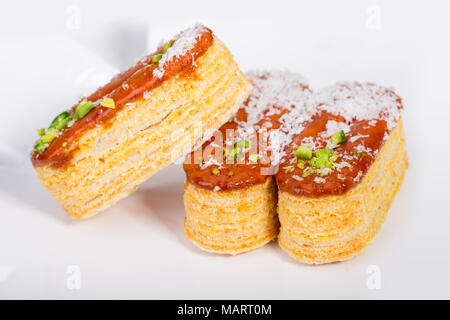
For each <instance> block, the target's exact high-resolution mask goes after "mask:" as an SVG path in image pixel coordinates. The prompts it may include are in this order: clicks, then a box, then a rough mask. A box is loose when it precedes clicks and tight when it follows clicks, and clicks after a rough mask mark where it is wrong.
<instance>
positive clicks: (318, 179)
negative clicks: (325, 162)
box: [314, 177, 325, 183]
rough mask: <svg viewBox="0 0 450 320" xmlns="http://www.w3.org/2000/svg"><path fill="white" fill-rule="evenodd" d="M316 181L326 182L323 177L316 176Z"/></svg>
mask: <svg viewBox="0 0 450 320" xmlns="http://www.w3.org/2000/svg"><path fill="white" fill-rule="evenodd" d="M314 182H315V183H325V179H324V178H321V177H315V178H314Z"/></svg>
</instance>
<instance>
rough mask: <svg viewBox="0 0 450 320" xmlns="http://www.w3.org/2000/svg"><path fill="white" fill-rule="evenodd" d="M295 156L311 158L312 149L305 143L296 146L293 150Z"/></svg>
mask: <svg viewBox="0 0 450 320" xmlns="http://www.w3.org/2000/svg"><path fill="white" fill-rule="evenodd" d="M295 156H296V157H297V158H303V159H311V157H312V150H311V149H310V148H309V147H307V146H305V145H301V146H300V147H298V149H297V151H295Z"/></svg>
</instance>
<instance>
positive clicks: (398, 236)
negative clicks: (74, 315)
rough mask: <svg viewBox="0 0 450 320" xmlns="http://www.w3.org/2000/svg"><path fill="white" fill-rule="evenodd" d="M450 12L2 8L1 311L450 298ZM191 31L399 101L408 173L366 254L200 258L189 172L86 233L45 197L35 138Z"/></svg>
mask: <svg viewBox="0 0 450 320" xmlns="http://www.w3.org/2000/svg"><path fill="white" fill-rule="evenodd" d="M449 12H450V5H449V2H448V1H439V2H438V1H414V2H413V1H377V0H372V1H331V0H330V1H304V2H299V1H280V0H278V1H273V0H272V1H267V2H264V1H243V0H240V1H229V0H227V1H221V2H219V1H202V2H199V1H173V0H172V1H170V2H169V1H142V2H138V1H130V0H129V1H120V2H117V4H112V1H103V2H95V3H92V1H70V2H68V1H54V2H48V1H47V2H44V1H42V2H37V1H29V2H20V1H15V2H12V1H11V2H9V3H3V4H2V8H1V10H0V37H1V38H0V115H1V116H0V298H70V299H79V298H184V299H187V298H192V299H195V298H271V299H277V298H289V299H291V298H294V299H298V298H363V299H366V298H376V299H380V298H447V299H448V298H450V294H449V287H450V276H449V274H450V273H449V270H450V232H449V225H450V210H449V205H448V198H449V195H450V193H449V182H450V181H449V180H450V179H449V176H450V174H449V173H450V165H449V159H450V152H449V141H450V125H449V120H448V119H449V116H450V105H449V102H450V97H449V95H448V92H449V89H448V88H449V72H450V63H449V57H450V42H449V40H448V38H449V31H450V22H449V21H450V19H449V16H448V15H449ZM195 21H200V22H203V23H204V24H206V25H207V26H209V27H211V28H212V29H213V30H214V31H215V33H216V34H217V35H218V36H219V37H220V38H221V39H222V40H223V41H224V42H225V43H226V44H227V45H228V47H229V48H230V50H231V52H232V53H233V54H234V55H235V58H236V60H237V61H238V63H239V65H240V66H241V68H242V69H243V70H249V69H267V68H281V69H285V68H289V69H291V70H293V71H297V72H300V73H302V74H304V75H305V76H306V77H308V78H309V79H310V84H311V86H312V87H313V88H315V89H317V88H320V87H321V86H323V85H326V84H331V83H333V82H334V81H337V80H359V81H365V80H369V81H374V82H378V83H380V84H383V85H386V86H392V87H394V88H395V89H396V90H397V92H398V93H399V94H400V95H401V96H402V97H403V99H404V105H405V112H404V123H405V130H406V137H407V148H408V155H409V160H410V167H409V170H408V171H407V174H406V177H405V180H404V183H403V185H402V187H401V189H400V191H399V193H398V195H397V197H396V199H395V201H394V203H393V204H392V207H391V209H390V211H389V214H388V216H387V219H386V221H385V222H384V224H383V226H382V228H381V231H380V232H379V234H378V235H377V236H376V237H375V239H374V240H373V241H372V243H371V244H370V245H369V247H368V248H366V250H365V251H364V252H363V253H362V254H361V255H359V256H358V257H356V258H354V259H352V260H350V261H347V262H343V263H334V264H330V265H325V266H307V265H302V264H299V263H297V262H295V261H294V260H292V259H291V258H289V257H288V256H287V255H286V254H285V253H284V252H283V251H281V250H280V249H279V248H278V247H277V245H276V243H271V244H269V245H267V246H265V247H263V248H261V249H258V250H255V251H253V252H250V253H247V254H242V255H239V256H235V257H227V256H218V255H212V254H206V253H203V252H201V251H199V250H198V249H197V248H195V247H194V246H193V245H191V244H190V243H189V242H188V241H187V240H186V239H185V237H184V235H183V219H184V209H183V200H182V195H183V181H184V173H183V170H182V168H181V166H180V165H174V166H171V167H169V168H167V169H166V170H164V171H162V172H160V173H159V174H157V175H156V176H155V177H154V178H152V179H151V180H150V181H148V182H146V183H145V184H144V185H143V186H142V187H141V188H140V189H139V190H138V191H137V192H136V193H134V194H133V195H131V196H130V197H128V198H127V199H125V200H123V201H121V202H120V203H118V204H117V205H116V206H114V207H112V208H110V209H108V210H107V211H105V212H103V213H101V214H100V215H98V216H96V217H94V218H92V219H90V220H86V221H81V222H80V221H72V220H70V219H69V218H68V217H67V215H66V214H65V212H64V211H63V209H62V208H61V206H60V205H59V203H58V202H56V201H55V200H54V199H53V198H52V196H51V195H50V194H49V193H48V192H47V191H46V190H45V189H44V188H43V187H42V186H41V184H40V182H39V181H38V179H37V178H36V175H35V172H34V170H33V168H32V166H31V164H30V162H29V159H28V157H29V152H30V150H31V148H32V145H33V142H34V141H35V139H36V131H35V130H36V129H37V128H40V127H44V126H47V125H48V122H49V121H50V120H51V119H52V118H53V116H54V115H55V114H57V113H59V112H60V111H62V110H64V109H66V108H67V107H68V106H71V105H72V104H73V102H74V101H76V100H77V98H78V97H80V96H82V95H83V94H87V93H89V92H90V91H92V90H93V89H95V88H96V87H97V86H99V85H101V84H103V83H104V82H106V81H107V80H108V79H109V78H110V77H111V76H112V75H114V74H115V73H116V72H118V71H120V70H121V69H124V68H126V67H128V66H129V65H131V64H133V63H134V61H135V58H139V57H141V56H143V55H144V54H145V53H146V52H150V51H151V50H153V49H154V48H155V46H156V44H157V43H158V42H159V41H160V40H161V37H166V39H167V38H168V37H170V36H171V35H173V34H174V33H176V32H177V31H179V30H180V29H183V28H185V27H188V26H189V25H191V24H192V23H194V22H195ZM71 265H75V266H77V267H76V268H79V270H80V272H81V278H80V279H81V287H80V288H79V289H78V290H76V289H75V290H73V287H71V286H70V285H69V286H67V281H68V279H69V278H70V274H68V273H67V271H68V267H69V266H71ZM372 265H376V266H377V267H378V268H379V270H380V275H381V288H379V289H375V290H371V289H370V288H369V287H370V286H369V287H368V286H367V281H368V279H369V277H370V274H368V273H367V271H368V268H369V270H370V266H372ZM70 270H72V269H70V268H69V271H70ZM69 282H70V281H69ZM71 288H72V289H71Z"/></svg>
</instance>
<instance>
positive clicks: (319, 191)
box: [184, 108, 389, 197]
mask: <svg viewBox="0 0 450 320" xmlns="http://www.w3.org/2000/svg"><path fill="white" fill-rule="evenodd" d="M287 111H288V110H283V111H282V112H281V113H280V114H278V115H274V116H271V117H266V118H264V119H262V120H261V121H260V122H259V123H263V122H265V121H270V122H272V124H273V126H272V129H278V128H279V127H280V123H279V122H278V119H279V117H280V116H281V115H282V114H283V113H285V112H287ZM246 116H247V114H246V112H245V109H244V108H241V109H240V110H239V111H238V113H237V115H236V117H235V118H236V119H237V120H239V121H246ZM328 120H334V121H337V122H345V120H344V118H343V117H341V116H337V115H333V114H331V113H328V112H325V111H322V112H320V113H317V114H315V115H313V116H312V118H311V120H310V121H308V122H306V123H305V124H304V130H302V132H301V133H300V134H298V135H297V136H295V137H294V139H293V141H292V143H291V144H289V145H287V146H286V148H285V154H286V156H285V157H284V158H283V159H282V161H281V163H280V165H279V168H278V172H277V173H276V174H275V172H274V174H275V178H276V181H277V184H278V187H279V188H280V189H281V190H283V191H287V192H289V193H291V194H295V195H302V196H307V197H321V196H326V195H342V194H344V193H346V192H347V191H348V190H349V189H351V188H352V187H354V186H355V185H356V184H358V182H359V181H361V179H362V177H363V176H364V175H365V174H366V173H367V171H368V170H369V168H370V166H371V165H372V163H373V161H374V160H375V158H376V156H377V154H378V153H379V150H380V149H381V147H382V146H383V144H384V142H385V137H386V136H387V134H389V130H388V128H387V123H386V121H385V120H379V119H373V120H355V121H352V123H351V124H350V131H349V132H348V133H347V134H346V136H347V141H346V142H344V143H342V144H340V145H339V146H338V147H337V148H335V149H334V150H335V151H337V152H338V153H339V158H338V159H337V161H336V163H338V164H339V163H341V164H342V161H345V162H346V163H347V164H348V165H346V166H343V167H341V169H339V170H338V169H336V168H334V169H333V171H332V172H331V173H329V174H328V175H324V176H322V177H320V176H319V175H317V174H312V175H309V176H306V177H302V174H303V170H302V169H300V168H298V167H297V159H296V158H295V155H294V151H295V149H294V147H295V146H296V145H300V144H301V142H302V139H303V138H305V137H312V138H313V139H314V141H315V143H316V146H317V148H316V150H318V149H322V148H326V145H327V141H328V140H329V138H328V137H326V138H325V137H322V136H321V133H323V132H324V131H326V124H327V122H328ZM369 123H370V124H369ZM237 126H238V125H237V123H236V122H234V121H233V122H229V123H226V124H225V125H223V126H222V127H221V128H220V131H221V133H222V135H223V136H224V137H225V133H226V130H227V129H236V128H237ZM355 136H361V137H360V138H358V139H356V140H354V141H353V140H352V139H351V137H355ZM258 141H259V140H258ZM351 141H352V142H351ZM212 142H214V137H213V138H211V139H210V140H209V141H207V142H206V143H204V144H203V146H202V152H205V150H206V148H207V147H208V146H210V145H211V143H212ZM218 144H219V145H221V144H220V143H218ZM359 145H363V146H364V148H365V150H369V149H370V152H363V154H362V155H358V156H355V154H354V153H355V151H358V149H357V146H359ZM214 152H222V149H221V148H217V149H214ZM214 152H211V154H214ZM249 154H250V153H249V152H247V153H246V154H245V164H227V163H224V164H223V168H220V174H219V175H215V174H213V172H212V170H213V168H217V167H218V166H217V165H211V166H208V167H205V168H204V167H202V166H200V165H198V164H195V156H194V155H195V152H193V153H191V154H190V155H188V157H187V159H186V161H185V164H184V170H185V172H186V176H187V179H188V180H189V181H190V182H191V183H194V184H195V185H197V186H199V187H202V188H205V189H210V190H213V189H215V187H220V190H221V191H226V190H235V189H240V188H245V187H250V186H252V185H255V184H258V183H262V182H264V181H265V180H266V179H268V178H269V177H270V174H262V173H261V169H262V168H264V167H265V168H270V165H269V164H265V165H263V164H261V163H255V164H252V163H250V162H249V161H248V155H249ZM267 155H268V157H270V151H269V150H267ZM267 159H268V158H267ZM267 159H266V160H267ZM261 162H264V161H263V159H261ZM307 162H308V161H307V160H306V161H305V163H307ZM266 163H268V160H267V162H266ZM287 166H292V167H293V168H294V170H293V171H290V172H287V171H286V169H285V168H286V167H287ZM275 169H276V168H275ZM230 171H232V172H233V175H231V176H229V175H228V173H229V172H230ZM293 176H296V177H302V180H301V181H298V180H296V179H294V178H293ZM316 177H320V178H323V179H325V182H324V183H317V182H315V181H314V179H315V178H316Z"/></svg>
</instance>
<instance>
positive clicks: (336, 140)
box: [331, 130, 347, 145]
mask: <svg viewBox="0 0 450 320" xmlns="http://www.w3.org/2000/svg"><path fill="white" fill-rule="evenodd" d="M345 141H347V137H346V136H345V132H344V130H341V131H339V132H336V133H335V134H333V135H332V136H331V143H332V144H334V145H338V144H340V143H342V142H345Z"/></svg>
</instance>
